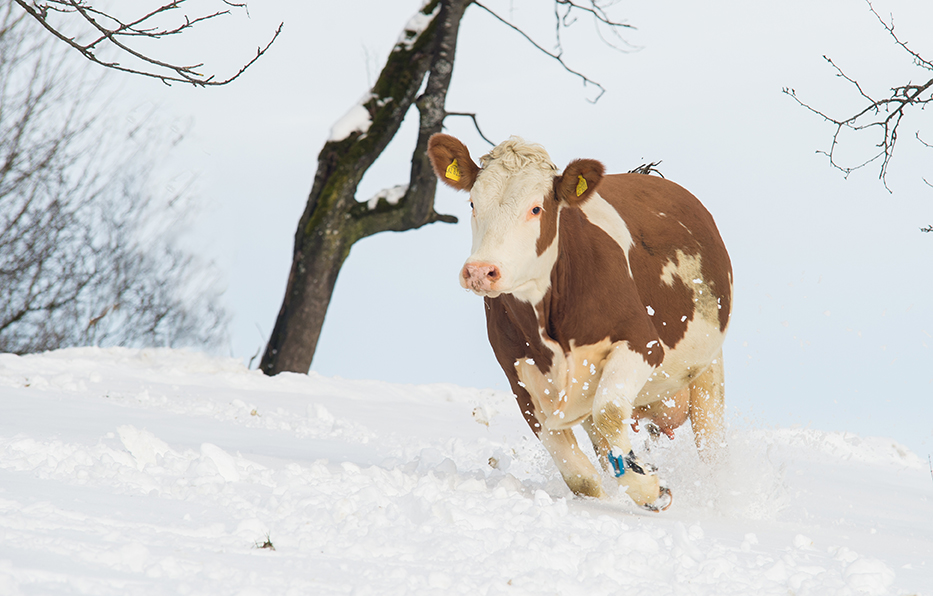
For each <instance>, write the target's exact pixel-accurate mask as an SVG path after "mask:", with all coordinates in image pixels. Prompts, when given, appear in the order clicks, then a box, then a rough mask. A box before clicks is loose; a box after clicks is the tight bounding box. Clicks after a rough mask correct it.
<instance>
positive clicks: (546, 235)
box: [535, 191, 560, 257]
mask: <svg viewBox="0 0 933 596" xmlns="http://www.w3.org/2000/svg"><path fill="white" fill-rule="evenodd" d="M541 208H542V210H543V212H542V213H541V232H540V233H539V234H538V241H537V243H536V244H535V250H537V252H538V256H539V257H540V256H541V255H543V254H544V251H546V250H547V249H548V247H549V246H551V243H552V242H554V238H555V237H556V236H557V217H558V215H559V212H560V203H558V202H557V199H555V198H554V192H553V191H552V192H550V193H549V194H548V196H547V197H545V199H544V203H542V205H541Z"/></svg>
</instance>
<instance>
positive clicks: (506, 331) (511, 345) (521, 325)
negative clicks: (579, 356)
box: [484, 294, 553, 434]
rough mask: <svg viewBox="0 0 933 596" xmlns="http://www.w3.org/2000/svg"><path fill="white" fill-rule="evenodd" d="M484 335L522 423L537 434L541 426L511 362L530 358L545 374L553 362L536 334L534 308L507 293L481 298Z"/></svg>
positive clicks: (536, 321)
mask: <svg viewBox="0 0 933 596" xmlns="http://www.w3.org/2000/svg"><path fill="white" fill-rule="evenodd" d="M484 303H485V305H486V333H487V335H488V336H489V343H490V345H492V350H493V352H494V353H495V355H496V360H497V361H498V362H499V366H501V367H502V370H503V371H505V376H506V377H508V379H509V385H511V386H512V392H513V393H514V394H515V399H516V400H518V407H519V408H520V409H521V411H522V415H523V416H524V417H525V421H526V422H527V423H528V426H530V427H531V430H532V431H534V433H535V434H538V433H540V432H541V430H542V429H541V426H540V424H539V423H538V420H537V418H536V417H535V406H534V404H533V403H532V401H531V396H530V395H529V394H528V391H527V390H526V389H525V388H524V387H522V386H521V385H519V382H520V381H519V379H518V371H517V370H516V369H515V361H516V360H519V359H521V358H531V359H533V360H534V363H535V366H537V368H538V370H540V371H541V372H542V373H546V372H547V370H548V369H550V368H551V364H552V363H553V354H552V353H551V351H550V350H549V349H548V348H547V346H545V345H544V342H542V341H541V337H540V336H539V335H538V319H537V316H536V314H535V309H534V308H533V307H532V306H531V305H530V304H528V303H527V302H522V301H521V300H518V299H516V298H514V297H513V296H512V295H511V294H501V295H500V296H498V297H496V298H485V299H484Z"/></svg>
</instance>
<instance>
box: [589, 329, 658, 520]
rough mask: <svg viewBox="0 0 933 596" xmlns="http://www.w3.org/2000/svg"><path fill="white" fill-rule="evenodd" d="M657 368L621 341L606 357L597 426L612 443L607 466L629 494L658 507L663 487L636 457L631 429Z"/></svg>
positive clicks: (595, 410)
mask: <svg viewBox="0 0 933 596" xmlns="http://www.w3.org/2000/svg"><path fill="white" fill-rule="evenodd" d="M653 370H654V367H653V366H651V365H650V364H648V363H647V362H646V361H645V359H644V357H643V356H642V355H641V354H639V353H638V352H635V351H633V350H631V349H630V348H629V347H628V344H627V342H620V343H619V344H617V345H616V346H615V347H614V348H613V350H612V352H610V354H609V357H608V358H607V359H606V363H605V365H604V367H603V374H602V378H601V379H600V381H599V387H597V389H596V395H595V397H594V400H593V425H594V426H595V427H596V430H597V431H599V434H601V435H602V436H603V437H604V438H605V440H606V443H607V444H608V446H609V452H608V453H607V454H606V458H607V460H608V461H607V462H605V463H604V465H606V464H608V469H610V470H612V471H613V472H614V474H615V476H616V478H617V480H618V482H619V484H620V485H621V486H623V487H625V489H626V492H627V493H628V496H629V497H631V498H632V500H633V501H635V502H636V503H638V504H639V505H642V506H646V507H655V506H657V504H658V498H659V496H660V495H661V488H660V485H659V482H658V477H657V476H656V475H655V474H654V472H653V470H651V469H649V468H647V466H645V465H643V464H642V463H641V462H640V461H639V460H638V458H636V457H635V455H634V453H633V451H632V443H631V440H630V439H629V436H628V429H629V425H630V424H631V423H632V421H633V420H632V411H633V409H634V407H633V404H634V402H635V398H636V397H637V396H638V393H639V392H640V391H641V389H642V387H644V385H645V383H646V382H647V381H648V378H649V377H650V376H651V373H652V371H653ZM661 506H662V507H664V506H666V505H661Z"/></svg>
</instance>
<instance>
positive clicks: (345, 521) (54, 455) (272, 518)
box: [0, 349, 933, 596]
mask: <svg viewBox="0 0 933 596" xmlns="http://www.w3.org/2000/svg"><path fill="white" fill-rule="evenodd" d="M0 406H2V417H0V594H3V595H17V594H94V595H97V596H102V595H110V594H113V595H120V596H125V595H132V594H141V595H142V594H144V595H147V596H148V595H155V594H165V595H173V596H175V595H185V594H217V595H224V596H226V595H236V594H242V595H252V594H276V595H299V594H300V595H307V594H400V595H401V594H405V595H409V594H470V595H475V594H561V595H574V594H581V595H584V594H585V595H587V596H591V595H596V594H633V595H639V594H645V595H652V596H653V595H656V594H701V595H706V594H709V595H716V596H722V595H730V594H737V595H759V594H774V595H781V596H786V595H788V594H795V595H807V594H813V595H820V596H824V595H834V594H835V595H848V594H852V595H855V594H871V595H880V594H897V595H906V594H928V595H929V594H933V477H931V472H930V469H929V466H928V464H927V462H926V461H925V460H924V459H921V458H920V457H918V456H917V455H915V454H913V453H911V452H909V451H908V450H907V449H905V448H903V447H901V446H900V445H898V443H897V442H895V441H894V440H890V439H879V438H861V437H857V436H852V435H843V434H837V433H825V432H820V431H816V430H810V429H764V428H748V427H747V425H745V424H744V423H742V422H741V421H737V420H733V421H732V423H731V431H730V438H729V441H730V447H729V450H730V453H729V458H728V461H727V462H726V463H724V464H723V465H722V466H720V467H718V468H717V469H713V470H708V469H705V468H704V467H703V466H702V465H700V463H699V461H698V458H697V456H696V453H695V450H694V449H693V446H692V437H691V436H690V432H689V430H683V431H681V432H680V434H679V435H678V437H677V439H676V440H675V441H673V442H669V441H667V440H666V439H664V440H663V441H662V442H659V443H657V444H653V445H652V446H651V451H650V454H648V455H647V456H646V459H648V460H650V461H653V462H654V463H656V464H658V465H659V466H660V467H661V470H662V473H663V474H662V475H663V477H665V478H666V479H667V481H668V483H669V484H670V485H671V487H672V488H673V491H674V504H673V506H672V507H671V508H670V509H669V510H668V511H667V512H664V513H661V514H651V513H648V512H645V511H642V510H640V509H638V508H636V507H634V506H633V505H631V503H630V502H628V501H627V500H626V498H625V497H624V495H619V496H617V498H616V499H615V500H614V501H613V502H597V501H593V500H587V499H579V498H574V497H573V496H572V495H571V494H570V493H569V491H568V490H567V488H566V487H565V486H564V484H563V482H562V481H561V480H560V477H559V475H558V473H557V471H556V469H555V468H554V466H553V464H552V463H551V462H550V460H549V458H548V457H547V455H546V453H545V452H544V450H543V448H541V447H540V445H538V443H537V442H536V441H535V440H534V439H533V438H532V437H531V436H530V434H529V432H528V430H527V428H526V427H525V425H524V422H523V421H522V419H521V417H520V416H519V413H518V410H517V408H516V407H515V405H514V403H512V400H511V398H510V397H509V395H507V394H504V393H497V392H492V391H482V390H475V389H465V388H461V387H457V386H453V385H430V386H404V385H392V384H387V383H381V382H360V381H352V382H351V381H343V380H340V379H332V378H325V377H321V376H316V375H310V376H303V375H290V374H283V375H280V376H278V377H275V378H266V377H264V376H262V375H261V374H260V373H258V372H255V371H249V370H246V369H245V368H244V367H243V366H242V365H241V364H240V363H239V362H238V361H234V360H223V359H215V358H210V357H207V356H204V355H202V354H198V353H190V352H182V351H171V350H143V351H135V350H123V349H116V350H100V349H76V350H65V351H61V352H53V353H49V354H43V355H35V356H26V357H17V356H12V355H0ZM646 441H647V438H646V437H644V436H641V435H640V436H639V437H638V439H637V442H636V445H642V444H644V443H645V442H646ZM270 544H271V545H272V546H274V550H272V549H271V548H261V547H262V546H264V545H265V546H269V545H270Z"/></svg>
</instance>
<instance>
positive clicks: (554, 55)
mask: <svg viewBox="0 0 933 596" xmlns="http://www.w3.org/2000/svg"><path fill="white" fill-rule="evenodd" d="M555 3H556V4H555V11H556V5H557V4H566V5H568V14H569V10H572V9H573V8H578V9H584V8H583V7H581V6H578V5H577V4H575V3H573V2H571V1H570V0H564V1H562V0H555ZM473 4H474V5H475V6H478V7H480V8H482V9H483V10H485V11H486V12H487V13H489V14H490V15H492V17H493V18H494V19H496V20H497V21H499V22H500V23H502V24H503V25H505V26H506V27H508V28H509V29H512V30H513V31H515V32H516V33H518V34H519V35H521V36H522V37H524V38H525V40H526V41H528V43H530V44H531V45H532V46H534V47H535V49H537V50H538V51H540V52H541V53H543V54H545V55H546V56H549V57H550V58H553V59H554V60H556V61H557V62H558V63H559V64H560V65H561V66H562V67H563V69H564V70H565V71H567V72H569V73H570V74H572V75H575V76H577V77H579V78H580V79H581V80H582V81H583V84H584V85H593V86H595V87H596V88H597V89H599V94H598V95H597V96H596V98H595V99H587V101H589V102H590V103H596V102H597V101H599V99H600V98H601V97H602V96H603V94H604V93H606V88H605V87H603V86H602V85H601V84H599V83H597V82H596V81H594V80H593V79H591V78H589V77H587V76H586V75H585V74H583V73H581V72H579V71H577V70H574V69H572V68H570V66H568V65H567V63H566V62H564V57H563V49H562V48H561V45H560V18H558V26H557V49H558V51H557V52H556V53H555V52H550V51H548V50H546V49H544V47H542V46H541V44H539V43H538V42H536V41H535V40H534V39H532V38H531V36H530V35H528V34H527V33H525V32H524V31H523V30H522V29H521V28H520V27H517V26H516V25H514V24H512V23H510V22H509V21H507V20H506V19H504V18H502V17H500V16H499V15H498V14H496V13H495V12H494V11H492V10H491V9H489V8H487V7H486V6H485V5H483V4H482V3H480V2H477V1H476V0H474V1H473ZM594 5H595V3H594ZM591 12H594V13H595V12H596V11H595V9H594V10H593V11H591ZM566 17H567V15H565V16H564V19H566ZM604 22H607V23H609V24H611V25H613V26H617V27H631V26H630V25H625V24H622V23H614V22H612V21H604Z"/></svg>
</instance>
